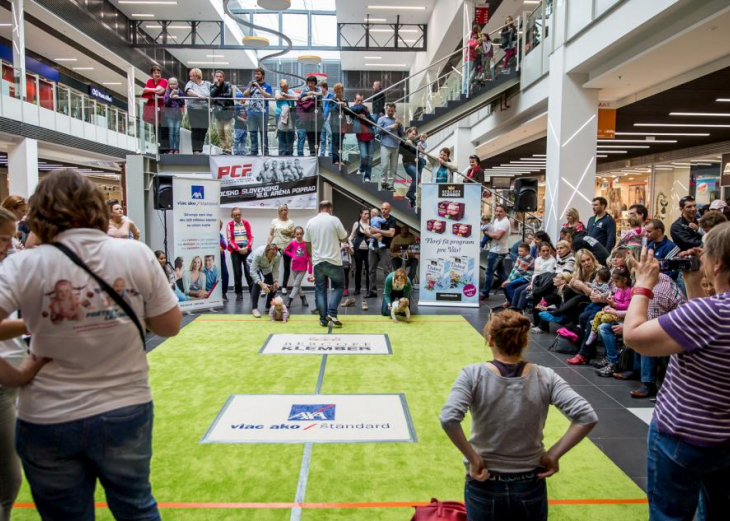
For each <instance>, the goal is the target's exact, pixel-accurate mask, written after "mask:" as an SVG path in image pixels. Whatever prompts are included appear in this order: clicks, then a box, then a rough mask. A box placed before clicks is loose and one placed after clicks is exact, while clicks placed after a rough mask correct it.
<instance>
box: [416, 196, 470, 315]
mask: <svg viewBox="0 0 730 521" xmlns="http://www.w3.org/2000/svg"><path fill="white" fill-rule="evenodd" d="M421 190H422V191H421V194H422V208H421V264H420V270H421V272H420V281H421V283H420V291H419V301H418V304H419V305H420V306H455V307H478V306H479V289H478V286H479V237H480V235H481V232H480V231H479V225H480V220H481V211H482V187H481V186H480V185H478V184H465V185H464V184H424V185H423V186H422V189H421Z"/></svg>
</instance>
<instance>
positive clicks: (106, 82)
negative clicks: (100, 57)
mask: <svg viewBox="0 0 730 521" xmlns="http://www.w3.org/2000/svg"><path fill="white" fill-rule="evenodd" d="M121 84H122V82H121V81H105V82H102V85H121Z"/></svg>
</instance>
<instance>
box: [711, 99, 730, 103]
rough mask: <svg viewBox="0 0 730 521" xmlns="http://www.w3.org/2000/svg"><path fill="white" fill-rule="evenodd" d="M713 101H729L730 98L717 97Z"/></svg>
mask: <svg viewBox="0 0 730 521" xmlns="http://www.w3.org/2000/svg"><path fill="white" fill-rule="evenodd" d="M715 101H718V102H720V103H730V98H717V99H716V100H715Z"/></svg>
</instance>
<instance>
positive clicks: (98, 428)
mask: <svg viewBox="0 0 730 521" xmlns="http://www.w3.org/2000/svg"><path fill="white" fill-rule="evenodd" d="M152 418H153V412H152V402H149V403H145V404H142V405H132V406H129V407H123V408H121V409H116V410H113V411H109V412H105V413H102V414H99V415H96V416H91V417H89V418H84V419H83V420H76V421H71V422H66V423H55V424H50V425H39V424H34V423H28V422H25V421H23V420H18V423H17V426H16V430H15V433H16V438H15V439H16V442H15V443H16V448H17V451H18V455H19V456H20V459H21V461H22V462H23V470H24V471H25V476H26V478H27V479H28V482H29V483H30V488H31V492H32V493H33V500H34V501H35V504H36V507H37V508H38V512H39V513H40V515H41V517H42V518H43V519H44V520H47V521H48V520H51V521H56V520H58V521H62V520H70V519H73V520H74V521H93V519H94V488H95V486H96V481H97V479H98V480H99V482H101V485H102V486H103V487H104V492H105V493H106V499H107V503H108V504H109V510H111V513H112V515H113V516H114V518H115V519H135V520H144V521H157V520H159V519H160V514H159V512H158V511H157V502H156V501H155V498H153V497H152V486H151V485H150V459H151V458H152Z"/></svg>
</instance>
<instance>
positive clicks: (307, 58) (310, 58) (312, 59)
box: [297, 54, 322, 65]
mask: <svg viewBox="0 0 730 521" xmlns="http://www.w3.org/2000/svg"><path fill="white" fill-rule="evenodd" d="M297 61H298V62H299V63H301V64H302V65H319V64H320V63H322V58H321V57H320V56H317V55H314V54H311V55H302V56H299V57H298V58H297Z"/></svg>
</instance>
